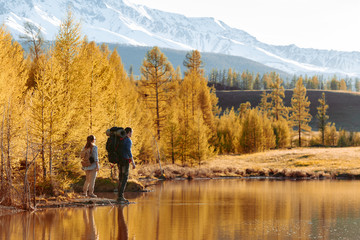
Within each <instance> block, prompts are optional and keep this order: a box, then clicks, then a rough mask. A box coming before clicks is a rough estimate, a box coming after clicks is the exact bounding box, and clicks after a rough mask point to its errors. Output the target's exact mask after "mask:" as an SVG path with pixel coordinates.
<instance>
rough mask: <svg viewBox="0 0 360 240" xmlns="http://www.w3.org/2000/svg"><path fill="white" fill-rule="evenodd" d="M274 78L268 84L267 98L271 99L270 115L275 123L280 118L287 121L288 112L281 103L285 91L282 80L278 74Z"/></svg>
mask: <svg viewBox="0 0 360 240" xmlns="http://www.w3.org/2000/svg"><path fill="white" fill-rule="evenodd" d="M274 78H275V79H274V81H273V82H272V83H271V84H270V88H271V93H270V96H269V97H270V99H271V115H272V116H273V118H274V120H275V121H278V120H279V119H281V118H283V119H287V115H288V110H287V108H286V107H285V106H284V103H283V98H284V97H285V90H284V86H283V85H282V80H281V79H280V76H279V75H278V74H277V75H275V76H274Z"/></svg>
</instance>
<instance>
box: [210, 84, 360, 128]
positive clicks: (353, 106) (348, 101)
mask: <svg viewBox="0 0 360 240" xmlns="http://www.w3.org/2000/svg"><path fill="white" fill-rule="evenodd" d="M262 92H263V91H241V90H233V91H217V92H216V95H217V97H218V98H219V103H218V105H219V106H220V107H221V108H222V110H225V109H226V108H231V107H234V108H235V109H237V108H238V107H239V105H240V104H241V103H245V102H247V101H248V102H250V103H251V106H252V107H256V106H257V105H258V104H259V102H260V99H261V93H262ZM323 92H325V97H326V103H327V104H328V105H329V109H328V115H329V121H330V122H334V123H335V124H336V128H337V129H339V128H341V129H345V130H347V131H360V94H358V93H350V92H339V91H320V90H308V91H307V96H308V98H309V100H310V102H311V104H310V113H311V115H312V116H313V118H312V120H311V122H310V126H311V128H312V130H318V126H317V119H316V114H317V109H316V108H317V107H318V106H319V102H318V99H319V98H320V97H321V94H322V93H323ZM292 93H293V91H292V90H285V99H284V104H285V106H290V105H291V97H292Z"/></svg>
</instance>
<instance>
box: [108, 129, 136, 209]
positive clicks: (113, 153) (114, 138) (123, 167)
mask: <svg viewBox="0 0 360 240" xmlns="http://www.w3.org/2000/svg"><path fill="white" fill-rule="evenodd" d="M106 135H108V136H109V138H108V140H107V142H106V150H107V152H108V159H109V162H111V163H114V164H117V166H118V168H119V184H118V199H117V200H118V202H120V203H129V201H128V200H126V199H125V198H124V191H125V187H126V183H127V180H128V177H129V163H130V162H131V163H132V166H133V168H135V162H134V159H133V156H132V152H131V146H132V141H131V139H130V138H131V136H132V129H131V128H130V127H127V128H125V129H124V128H121V127H112V128H110V129H108V130H107V131H106Z"/></svg>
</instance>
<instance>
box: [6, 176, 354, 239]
mask: <svg viewBox="0 0 360 240" xmlns="http://www.w3.org/2000/svg"><path fill="white" fill-rule="evenodd" d="M106 197H113V198H115V197H116V195H108V196H106ZM127 197H128V198H129V199H131V200H132V201H136V204H131V205H129V206H125V207H119V206H113V207H112V206H106V207H90V208H88V207H86V208H85V207H84V208H70V209H47V210H43V211H38V212H35V213H22V214H16V215H12V216H3V217H0V239H34V240H35V239H36V240H38V239H46V240H49V239H54V240H56V239H136V240H142V239H150V240H152V239H174V240H180V239H181V240H188V239H204V240H205V239H206V240H208V239H209V240H211V239H360V211H359V210H360V181H330V180H326V181H270V180H264V181H261V180H242V179H231V180H230V179H225V180H224V179H221V180H194V181H167V182H162V183H159V184H158V185H156V186H154V191H153V192H150V193H144V194H141V195H137V196H130V195H128V196H127Z"/></svg>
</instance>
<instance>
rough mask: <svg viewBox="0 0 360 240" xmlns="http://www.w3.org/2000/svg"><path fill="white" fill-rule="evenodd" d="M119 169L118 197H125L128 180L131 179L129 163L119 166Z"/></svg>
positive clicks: (125, 162)
mask: <svg viewBox="0 0 360 240" xmlns="http://www.w3.org/2000/svg"><path fill="white" fill-rule="evenodd" d="M118 167H119V185H118V197H124V191H125V187H126V183H127V180H128V178H129V161H127V160H126V161H124V162H123V163H121V164H118Z"/></svg>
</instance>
